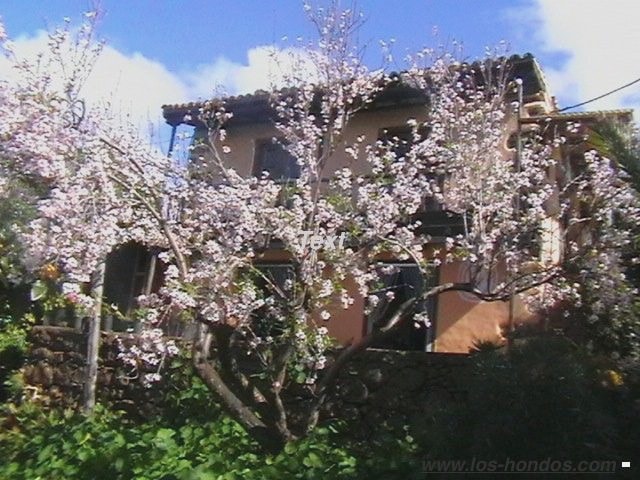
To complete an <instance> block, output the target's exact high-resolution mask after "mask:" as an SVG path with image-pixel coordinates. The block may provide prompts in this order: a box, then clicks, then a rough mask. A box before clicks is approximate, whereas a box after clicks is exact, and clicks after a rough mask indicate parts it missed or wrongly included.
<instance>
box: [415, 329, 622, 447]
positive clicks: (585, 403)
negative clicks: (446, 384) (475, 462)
mask: <svg viewBox="0 0 640 480" xmlns="http://www.w3.org/2000/svg"><path fill="white" fill-rule="evenodd" d="M599 372H600V369H599V365H597V364H596V363H594V359H593V358H591V357H588V356H586V355H585V354H584V353H583V352H582V351H581V350H580V349H579V348H578V347H576V346H575V345H574V344H572V343H571V342H569V341H567V340H566V339H564V338H563V337H559V336H539V337H532V338H527V339H521V340H518V341H517V342H516V343H515V344H514V345H513V346H512V347H511V348H510V349H509V351H505V350H504V349H487V348H484V349H483V350H482V351H480V352H479V353H477V354H476V355H475V356H474V357H473V368H472V372H471V374H470V378H469V381H468V392H469V398H468V401H467V402H466V403H465V405H456V406H449V407H448V408H443V409H442V410H441V412H440V413H439V414H438V415H436V417H435V418H434V421H433V426H432V429H430V431H429V432H427V437H428V438H427V440H426V441H427V443H428V444H429V446H430V455H432V456H433V458H451V457H452V452H455V454H454V455H457V456H458V457H459V458H472V457H477V458H496V459H499V458H506V457H509V458H517V459H540V458H547V457H553V458H567V459H570V458H580V459H589V458H598V459H602V458H603V457H606V456H610V455H613V453H614V452H613V446H614V445H615V443H616V441H617V438H616V434H617V425H616V418H615V414H614V412H615V409H614V408H613V407H612V406H611V403H610V401H611V394H612V391H611V389H608V388H603V387H602V386H601V385H600V384H599V381H600V379H601V378H602V375H601V373H599ZM610 387H611V388H615V386H610Z"/></svg>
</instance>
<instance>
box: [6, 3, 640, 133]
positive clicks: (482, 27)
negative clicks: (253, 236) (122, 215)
mask: <svg viewBox="0 0 640 480" xmlns="http://www.w3.org/2000/svg"><path fill="white" fill-rule="evenodd" d="M94 3H95V2H93V1H90V0H48V1H36V0H20V1H18V0H15V1H14V0H0V18H2V21H3V23H4V24H5V28H6V30H7V32H8V33H9V35H10V36H11V37H12V38H13V39H14V41H15V42H16V47H17V50H18V51H19V52H20V51H21V50H20V49H23V51H24V54H25V55H28V54H30V53H32V52H33V51H35V50H37V48H38V47H39V46H42V44H43V41H44V35H43V33H42V30H43V29H44V28H46V27H47V25H49V26H55V25H57V24H59V23H60V22H61V20H62V18H63V17H65V16H68V17H71V18H72V19H76V20H77V19H79V18H80V16H81V12H83V11H86V10H88V9H90V8H91V5H92V4H94ZM315 3H322V0H319V1H318V0H316V2H315ZM343 3H345V4H347V3H348V4H350V3H351V2H349V1H346V0H343ZM100 4H101V8H102V10H103V11H104V17H103V19H102V21H101V23H100V31H99V33H100V35H101V36H102V37H103V38H105V39H106V41H107V43H108V45H109V47H108V48H107V50H106V51H105V54H104V55H103V59H102V60H101V62H102V63H101V65H99V66H98V67H97V68H96V72H95V75H94V77H96V78H94V80H93V81H92V82H90V83H91V85H88V87H87V88H88V90H90V91H89V92H88V93H87V95H88V96H91V95H93V96H105V95H110V100H111V101H112V102H114V103H116V104H120V105H121V107H122V108H123V110H125V111H129V112H130V113H131V114H132V115H133V117H134V118H136V119H139V118H143V117H144V118H145V119H146V120H149V121H152V122H157V121H158V115H159V112H160V109H159V107H160V105H161V104H163V103H173V102H183V101H189V100H196V99H198V98H203V97H208V96H211V95H212V94H213V91H214V87H216V86H218V87H220V86H221V85H222V86H224V87H225V88H224V90H225V91H226V92H229V93H243V92H246V91H251V90H253V89H255V88H259V87H261V86H266V81H267V78H266V75H265V70H266V69H268V68H267V66H266V64H267V63H268V61H267V54H266V48H267V47H268V46H271V47H273V46H276V47H277V48H280V49H282V48H286V47H287V45H292V44H295V39H296V37H298V36H302V37H304V38H307V39H311V38H312V37H313V30H312V28H311V26H310V24H309V23H308V22H307V21H306V19H305V14H304V12H303V9H302V6H301V1H300V0H209V1H207V0H183V1H178V0H174V1H170V0H155V1H154V0H127V1H123V0H102V1H101V2H100ZM357 4H358V6H359V8H360V9H361V10H362V11H363V12H364V14H365V16H366V18H367V21H366V23H365V25H364V27H363V29H362V31H361V32H360V41H361V42H362V43H365V44H367V45H368V47H367V55H366V61H367V63H368V64H369V65H370V66H371V67H374V68H375V67H377V66H378V65H379V62H380V53H379V47H378V41H379V40H388V39H391V38H394V39H395V40H396V44H395V47H394V53H395V56H396V57H397V58H399V59H401V58H402V57H403V56H404V54H405V53H406V52H410V51H415V50H416V49H418V48H420V47H422V46H429V45H431V46H433V44H434V37H433V34H432V32H433V28H434V26H435V27H437V29H438V32H439V36H438V40H439V41H445V42H446V41H451V40H453V39H455V40H457V41H460V42H462V43H463V44H464V47H465V53H466V54H467V55H468V56H469V57H470V58H472V57H476V56H478V55H482V53H483V51H484V48H485V47H486V46H491V45H496V44H497V43H498V42H499V41H500V40H505V41H507V43H508V44H509V45H510V51H511V52H512V53H524V52H532V53H534V54H535V55H536V56H537V57H538V59H539V60H540V62H541V64H542V66H543V68H544V70H545V72H546V76H547V79H548V81H549V83H550V84H551V87H552V89H553V92H555V94H556V95H557V96H558V99H559V101H560V104H561V106H567V105H570V104H573V103H577V102H579V101H583V100H587V99H589V98H592V97H595V96H597V95H599V94H601V93H604V92H606V91H608V90H611V89H614V88H616V87H618V86H620V85H622V84H625V83H627V82H630V81H632V80H634V79H636V78H638V77H640V53H639V52H640V48H638V45H640V27H639V26H638V25H640V23H639V22H640V2H637V1H635V0H616V1H605V0H511V1H506V0H490V1H478V0H396V1H395V2H391V1H388V0H358V2H357ZM285 36H286V37H288V39H289V42H288V43H287V42H285V41H283V40H282V38H283V37H285ZM398 67H399V68H402V63H401V62H399V63H398ZM0 76H2V66H0ZM620 107H628V108H635V107H640V85H638V84H637V85H635V86H634V87H632V88H629V89H627V90H625V91H623V92H621V93H619V94H617V95H612V96H609V97H607V98H606V99H603V100H602V101H599V102H594V103H593V104H591V105H589V108H594V109H595V108H620Z"/></svg>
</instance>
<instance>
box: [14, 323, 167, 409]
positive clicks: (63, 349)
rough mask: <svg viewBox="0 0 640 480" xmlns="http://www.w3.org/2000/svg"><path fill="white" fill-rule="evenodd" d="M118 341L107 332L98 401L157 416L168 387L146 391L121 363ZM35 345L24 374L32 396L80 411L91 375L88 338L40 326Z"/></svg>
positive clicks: (32, 341) (66, 329)
mask: <svg viewBox="0 0 640 480" xmlns="http://www.w3.org/2000/svg"><path fill="white" fill-rule="evenodd" d="M117 339H118V334H117V333H114V332H102V338H101V343H100V363H99V370H98V388H97V397H98V400H99V401H102V402H107V403H109V404H111V405H113V406H115V407H116V408H119V409H123V410H126V411H129V412H130V413H134V414H140V413H147V412H148V413H152V412H153V411H154V408H153V407H154V406H157V404H158V403H159V400H160V399H161V398H162V395H163V393H164V389H166V388H167V385H165V384H163V383H159V384H157V385H155V386H154V387H153V388H146V387H145V386H144V385H143V384H142V382H141V381H140V379H132V378H130V375H129V372H128V371H127V369H126V368H124V365H123V364H122V362H121V361H120V360H118V358H117V357H118V353H120V350H119V348H118V344H117ZM29 344H30V351H29V353H28V354H27V359H26V362H25V366H24V368H23V374H24V381H25V384H26V385H27V386H28V389H29V390H30V391H31V394H32V395H35V396H36V397H39V398H40V399H41V401H42V402H44V403H45V404H54V405H59V406H65V407H74V408H76V407H78V406H79V405H80V403H81V400H82V390H83V381H84V374H85V373H84V372H85V365H86V352H87V348H86V346H87V338H86V335H85V334H83V333H82V332H81V331H78V330H75V329H73V328H69V327H56V326H35V327H33V328H32V330H31V332H30V335H29ZM143 373H144V372H143Z"/></svg>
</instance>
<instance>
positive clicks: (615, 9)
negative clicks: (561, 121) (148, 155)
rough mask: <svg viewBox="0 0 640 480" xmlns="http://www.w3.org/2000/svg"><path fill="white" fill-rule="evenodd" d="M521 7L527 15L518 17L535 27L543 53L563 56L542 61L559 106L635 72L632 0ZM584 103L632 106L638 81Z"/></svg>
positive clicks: (639, 7) (544, 1)
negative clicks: (549, 61)
mask: <svg viewBox="0 0 640 480" xmlns="http://www.w3.org/2000/svg"><path fill="white" fill-rule="evenodd" d="M522 12H523V13H525V14H529V15H528V16H527V19H526V20H524V21H525V22H527V23H528V26H529V28H531V27H538V28H539V30H538V32H537V35H538V37H539V40H540V41H541V42H542V45H543V50H544V52H546V54H547V55H550V56H551V55H553V56H555V57H558V56H561V58H564V59H565V60H564V61H561V62H559V63H560V66H559V67H556V68H550V67H549V66H548V65H544V67H545V73H546V76H547V79H548V80H549V82H550V84H551V87H552V89H553V92H554V93H555V94H556V95H557V96H558V97H559V98H560V99H561V101H562V102H563V104H564V105H561V106H566V105H568V104H569V103H578V102H581V101H585V100H589V99H591V98H594V97H597V96H599V95H601V94H603V93H606V92H608V91H610V90H613V89H615V88H617V87H619V86H622V85H624V84H626V83H628V82H631V81H632V80H635V79H636V78H638V77H640V48H639V46H640V28H639V26H638V22H639V19H640V2H638V1H637V0H616V1H611V2H603V1H601V0H562V1H558V0H534V3H533V4H532V5H528V6H526V7H524V8H523V10H522ZM524 17H525V15H520V18H521V19H522V18H524ZM554 63H555V64H557V63H558V62H554ZM584 108H586V109H606V108H636V109H638V108H640V83H639V84H635V85H633V86H631V87H629V88H627V89H624V90H622V91H621V92H619V93H616V94H613V95H610V96H607V97H605V98H603V99H601V100H598V101H595V102H593V103H590V104H589V105H588V106H585V107H584Z"/></svg>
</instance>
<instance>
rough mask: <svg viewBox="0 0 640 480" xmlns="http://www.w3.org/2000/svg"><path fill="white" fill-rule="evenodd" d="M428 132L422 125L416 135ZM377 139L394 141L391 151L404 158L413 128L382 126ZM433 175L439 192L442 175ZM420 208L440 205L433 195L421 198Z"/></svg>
mask: <svg viewBox="0 0 640 480" xmlns="http://www.w3.org/2000/svg"><path fill="white" fill-rule="evenodd" d="M428 134H429V130H428V128H427V127H424V126H423V127H420V128H418V135H419V137H420V139H424V138H426V136H427V135H428ZM378 139H379V140H381V141H382V142H384V143H385V144H388V143H390V142H394V145H393V149H392V151H393V152H394V153H395V155H396V158H398V159H399V158H404V157H405V155H406V154H407V153H408V152H409V151H410V150H411V146H412V144H413V142H414V139H413V129H412V128H411V127H409V126H402V127H389V128H384V129H382V130H380V132H379V133H378ZM433 177H434V179H436V182H437V185H438V188H439V190H440V192H442V189H443V186H444V175H436V174H434V175H433ZM422 209H423V210H424V211H433V210H442V205H441V204H440V203H439V202H438V201H437V200H436V199H435V198H434V197H433V196H428V197H425V198H424V200H423V205H422Z"/></svg>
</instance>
